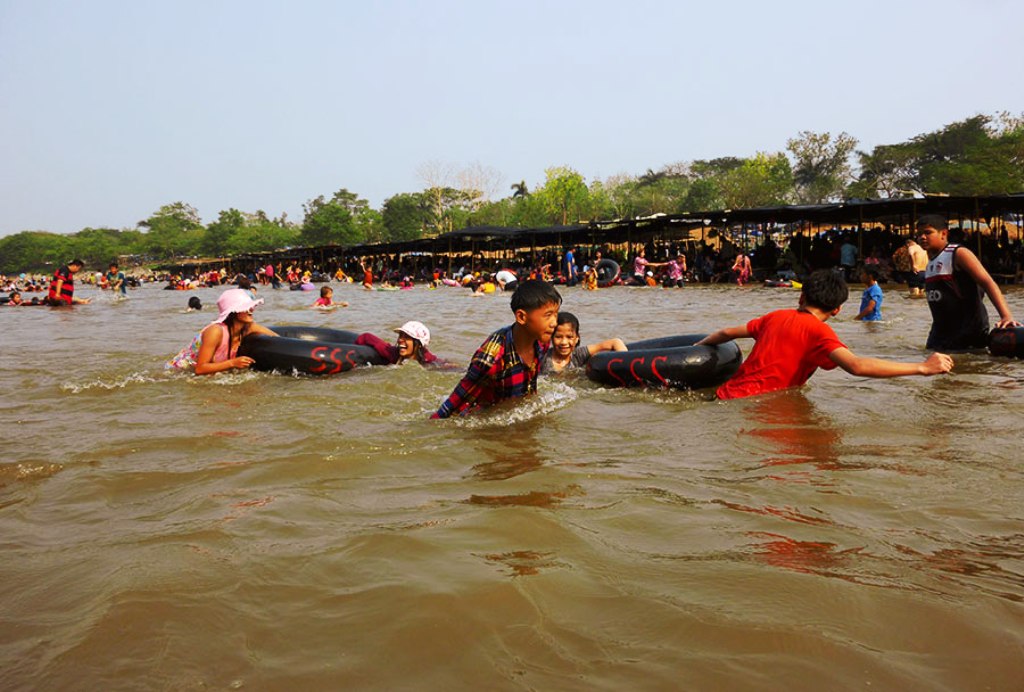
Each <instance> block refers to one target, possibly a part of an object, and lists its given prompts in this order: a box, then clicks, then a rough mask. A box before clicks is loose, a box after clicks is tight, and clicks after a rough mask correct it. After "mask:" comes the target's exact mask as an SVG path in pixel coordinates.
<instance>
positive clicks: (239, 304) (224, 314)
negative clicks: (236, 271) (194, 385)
mask: <svg viewBox="0 0 1024 692" xmlns="http://www.w3.org/2000/svg"><path fill="white" fill-rule="evenodd" d="M262 304H263V299H262V298H260V299H259V300H255V299H254V298H253V297H252V295H251V294H250V293H249V292H248V291H246V290H244V289H241V288H232V289H229V290H227V291H224V293H223V294H221V296H220V298H218V299H217V309H218V310H219V311H220V314H218V315H217V319H215V320H214V321H213V322H211V323H210V324H208V325H207V326H206V327H205V328H203V331H201V332H200V333H199V334H198V335H197V336H196V337H195V338H194V339H193V340H192V343H191V344H189V345H188V346H186V347H185V348H184V349H182V351H181V352H180V353H179V354H178V355H176V356H175V357H174V358H173V359H171V361H170V362H169V363H168V364H167V367H169V368H188V367H192V368H194V372H195V374H197V375H209V374H211V373H215V372H221V371H222V370H244V369H246V368H248V367H249V366H250V365H252V364H253V359H252V358H250V357H249V356H239V355H237V353H238V347H239V346H240V345H241V343H242V339H244V338H245V337H246V336H247V335H249V334H268V335H270V336H277V334H275V333H274V332H272V331H271V330H269V329H267V328H266V327H264V326H262V325H259V324H256V322H254V321H253V316H252V311H253V309H254V308H255V307H256V306H257V305H262Z"/></svg>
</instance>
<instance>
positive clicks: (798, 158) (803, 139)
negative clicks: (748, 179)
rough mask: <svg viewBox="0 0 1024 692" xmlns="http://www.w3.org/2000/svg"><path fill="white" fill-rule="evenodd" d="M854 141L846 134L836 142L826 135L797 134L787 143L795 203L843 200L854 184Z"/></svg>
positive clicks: (855, 144) (836, 138) (840, 135)
mask: <svg viewBox="0 0 1024 692" xmlns="http://www.w3.org/2000/svg"><path fill="white" fill-rule="evenodd" d="M856 146H857V140H856V139H855V138H853V137H851V136H850V135H848V134H846V133H845V132H840V133H839V134H838V135H836V137H835V139H833V138H832V135H831V134H830V133H828V132H821V133H815V132H809V131H804V132H800V133H799V134H798V135H797V136H796V137H794V138H793V139H790V140H789V141H788V142H787V143H786V148H787V149H788V150H789V152H790V153H791V154H792V155H793V161H794V164H795V165H794V166H793V180H794V182H795V184H796V195H795V196H796V201H797V202H798V203H800V204H822V203H824V202H827V201H830V200H836V199H839V198H841V197H842V194H843V191H844V190H845V189H846V187H847V186H848V185H849V183H850V182H851V181H852V180H853V168H852V166H851V165H850V155H851V154H852V153H853V150H854V148H855V147H856Z"/></svg>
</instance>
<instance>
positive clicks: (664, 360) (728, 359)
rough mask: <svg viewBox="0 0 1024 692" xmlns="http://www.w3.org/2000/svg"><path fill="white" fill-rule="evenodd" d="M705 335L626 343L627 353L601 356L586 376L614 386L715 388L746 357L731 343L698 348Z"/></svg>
mask: <svg viewBox="0 0 1024 692" xmlns="http://www.w3.org/2000/svg"><path fill="white" fill-rule="evenodd" d="M705 336H706V335H705V334H685V335H681V336H667V337H661V338H658V339H646V340H644V341H636V342H633V343H629V344H626V346H627V348H628V349H629V350H628V351H605V352H603V353H598V354H596V355H594V356H593V357H591V359H590V361H589V362H588V363H587V377H589V378H590V379H591V380H594V381H595V382H600V383H601V384H604V385H607V386H611V387H636V386H647V385H651V386H658V387H675V388H677V389H702V388H705V387H716V386H718V385H720V384H722V383H723V382H725V381H726V380H727V379H729V378H730V377H731V376H732V375H733V374H734V373H735V372H736V370H737V369H738V368H739V366H740V363H742V362H743V355H742V353H741V352H740V348H739V346H737V345H736V343H735V342H732V341H728V342H726V343H724V344H719V345H718V346H697V345H696V344H697V342H698V341H700V340H701V339H703V338H704V337H705Z"/></svg>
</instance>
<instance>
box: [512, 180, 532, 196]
mask: <svg viewBox="0 0 1024 692" xmlns="http://www.w3.org/2000/svg"><path fill="white" fill-rule="evenodd" d="M511 188H512V199H517V198H520V197H526V196H528V195H529V194H530V191H529V190H528V189H527V187H526V181H525V180H520V181H519V182H518V183H512V185H511Z"/></svg>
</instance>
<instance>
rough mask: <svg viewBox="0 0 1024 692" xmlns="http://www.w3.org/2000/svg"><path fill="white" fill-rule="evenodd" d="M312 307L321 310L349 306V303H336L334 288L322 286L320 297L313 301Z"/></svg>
mask: <svg viewBox="0 0 1024 692" xmlns="http://www.w3.org/2000/svg"><path fill="white" fill-rule="evenodd" d="M310 307H313V308H316V309H319V310H333V309H334V308H347V307H348V303H345V302H341V303H335V302H334V289H333V288H331V287H330V286H321V287H320V297H319V298H317V299H316V300H315V301H313V305H311V306H310Z"/></svg>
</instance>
